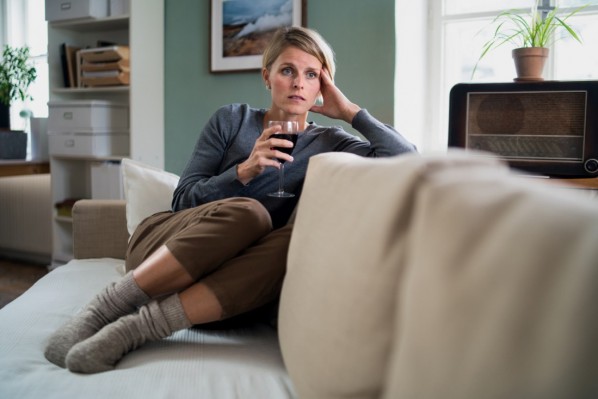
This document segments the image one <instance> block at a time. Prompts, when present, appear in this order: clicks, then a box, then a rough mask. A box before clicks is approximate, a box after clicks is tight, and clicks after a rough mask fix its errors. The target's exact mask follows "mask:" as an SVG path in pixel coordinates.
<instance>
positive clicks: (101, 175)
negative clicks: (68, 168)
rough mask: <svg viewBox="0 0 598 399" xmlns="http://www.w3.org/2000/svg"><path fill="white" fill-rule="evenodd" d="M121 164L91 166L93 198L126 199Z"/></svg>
mask: <svg viewBox="0 0 598 399" xmlns="http://www.w3.org/2000/svg"><path fill="white" fill-rule="evenodd" d="M123 191H124V190H123V183H122V177H121V173H120V162H118V161H105V162H93V163H92V164H91V198H92V199H124V192H123Z"/></svg>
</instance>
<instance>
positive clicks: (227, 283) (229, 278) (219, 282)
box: [126, 198, 293, 318]
mask: <svg viewBox="0 0 598 399" xmlns="http://www.w3.org/2000/svg"><path fill="white" fill-rule="evenodd" d="M292 227H293V226H292V224H288V225H286V226H284V227H282V228H280V229H277V230H274V231H272V222H271V220H270V215H269V214H268V211H266V209H265V208H264V207H263V205H262V204H260V203H259V202H258V201H255V200H253V199H250V198H229V199H224V200H220V201H214V202H210V203H208V204H204V205H201V206H198V207H196V208H190V209H186V210H183V211H179V212H174V213H173V212H170V211H168V212H160V213H157V214H155V215H152V216H150V217H148V218H147V219H145V220H144V221H143V222H141V223H140V224H139V227H137V229H136V230H135V232H134V233H133V235H132V236H131V239H130V241H129V247H128V249H127V255H126V268H127V271H128V270H132V269H134V268H136V267H137V266H139V265H140V264H141V263H142V262H143V261H144V260H145V259H146V258H148V257H149V256H150V255H151V254H152V253H153V252H154V251H156V250H157V249H158V248H159V247H161V246H162V245H166V247H167V248H168V249H169V250H170V252H171V253H172V254H173V255H174V257H175V258H176V259H177V260H178V261H179V262H180V263H181V264H182V265H183V267H184V268H185V269H186V270H187V272H188V273H189V274H190V275H191V276H192V277H193V278H194V279H195V281H201V282H203V283H205V284H206V285H207V286H208V287H210V289H211V290H212V291H213V292H214V294H215V295H216V297H217V298H218V300H219V301H220V304H221V306H222V309H223V318H228V317H232V316H236V315H239V314H242V313H245V312H248V311H250V310H253V309H257V308H258V307H260V306H262V305H265V304H267V303H270V302H272V301H275V300H276V299H277V298H278V296H279V295H280V291H281V289H282V281H283V278H284V274H285V271H286V259H287V251H288V247H289V241H290V237H291V230H292Z"/></svg>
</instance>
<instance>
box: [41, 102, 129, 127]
mask: <svg viewBox="0 0 598 399" xmlns="http://www.w3.org/2000/svg"><path fill="white" fill-rule="evenodd" d="M48 107H49V111H48V132H52V133H60V132H75V131H90V130H92V131H93V130H98V131H102V130H104V131H106V130H126V129H128V128H129V106H128V105H126V104H118V103H113V102H110V101H103V100H89V101H88V100H80V101H50V102H49V103H48Z"/></svg>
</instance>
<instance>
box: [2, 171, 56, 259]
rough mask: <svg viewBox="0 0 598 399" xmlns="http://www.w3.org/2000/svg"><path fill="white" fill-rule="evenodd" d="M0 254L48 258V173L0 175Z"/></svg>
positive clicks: (50, 201) (50, 228) (49, 246)
mask: <svg viewBox="0 0 598 399" xmlns="http://www.w3.org/2000/svg"><path fill="white" fill-rule="evenodd" d="M0 256H8V257H13V258H21V259H24V260H32V261H39V262H46V261H48V262H49V260H50V259H51V256H52V195H51V190H50V174H39V175H27V176H10V177H1V178H0Z"/></svg>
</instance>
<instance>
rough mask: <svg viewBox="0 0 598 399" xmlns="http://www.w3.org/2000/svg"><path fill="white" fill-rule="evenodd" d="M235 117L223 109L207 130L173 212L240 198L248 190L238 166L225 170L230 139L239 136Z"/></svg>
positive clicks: (182, 181) (183, 179) (185, 173)
mask: <svg viewBox="0 0 598 399" xmlns="http://www.w3.org/2000/svg"><path fill="white" fill-rule="evenodd" d="M231 114H232V113H231V112H230V108H224V107H223V108H221V109H220V110H218V111H217V112H216V113H215V114H214V115H213V116H212V117H211V118H210V120H209V121H208V123H207V124H206V126H205V127H204V129H203V131H202V133H201V135H200V136H199V139H198V140H197V143H196V145H195V148H194V150H193V153H192V155H191V158H190V160H189V162H188V163H187V166H186V167H185V170H184V171H183V173H182V175H181V179H180V180H179V184H178V186H177V188H176V189H175V191H174V194H173V199H172V210H173V211H179V210H182V209H187V208H191V207H195V206H198V205H201V204H204V203H207V202H210V201H215V200H218V199H222V198H227V197H231V196H235V195H239V193H240V192H241V191H242V190H243V188H244V187H245V186H244V185H243V184H242V183H241V182H240V181H239V180H237V170H236V165H231V166H229V167H227V168H225V169H224V170H221V168H222V162H223V156H224V154H226V150H227V145H228V142H229V140H230V137H232V136H234V135H235V134H237V133H238V127H237V126H235V123H234V121H235V119H236V118H233V117H231ZM237 125H238V124H237Z"/></svg>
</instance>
